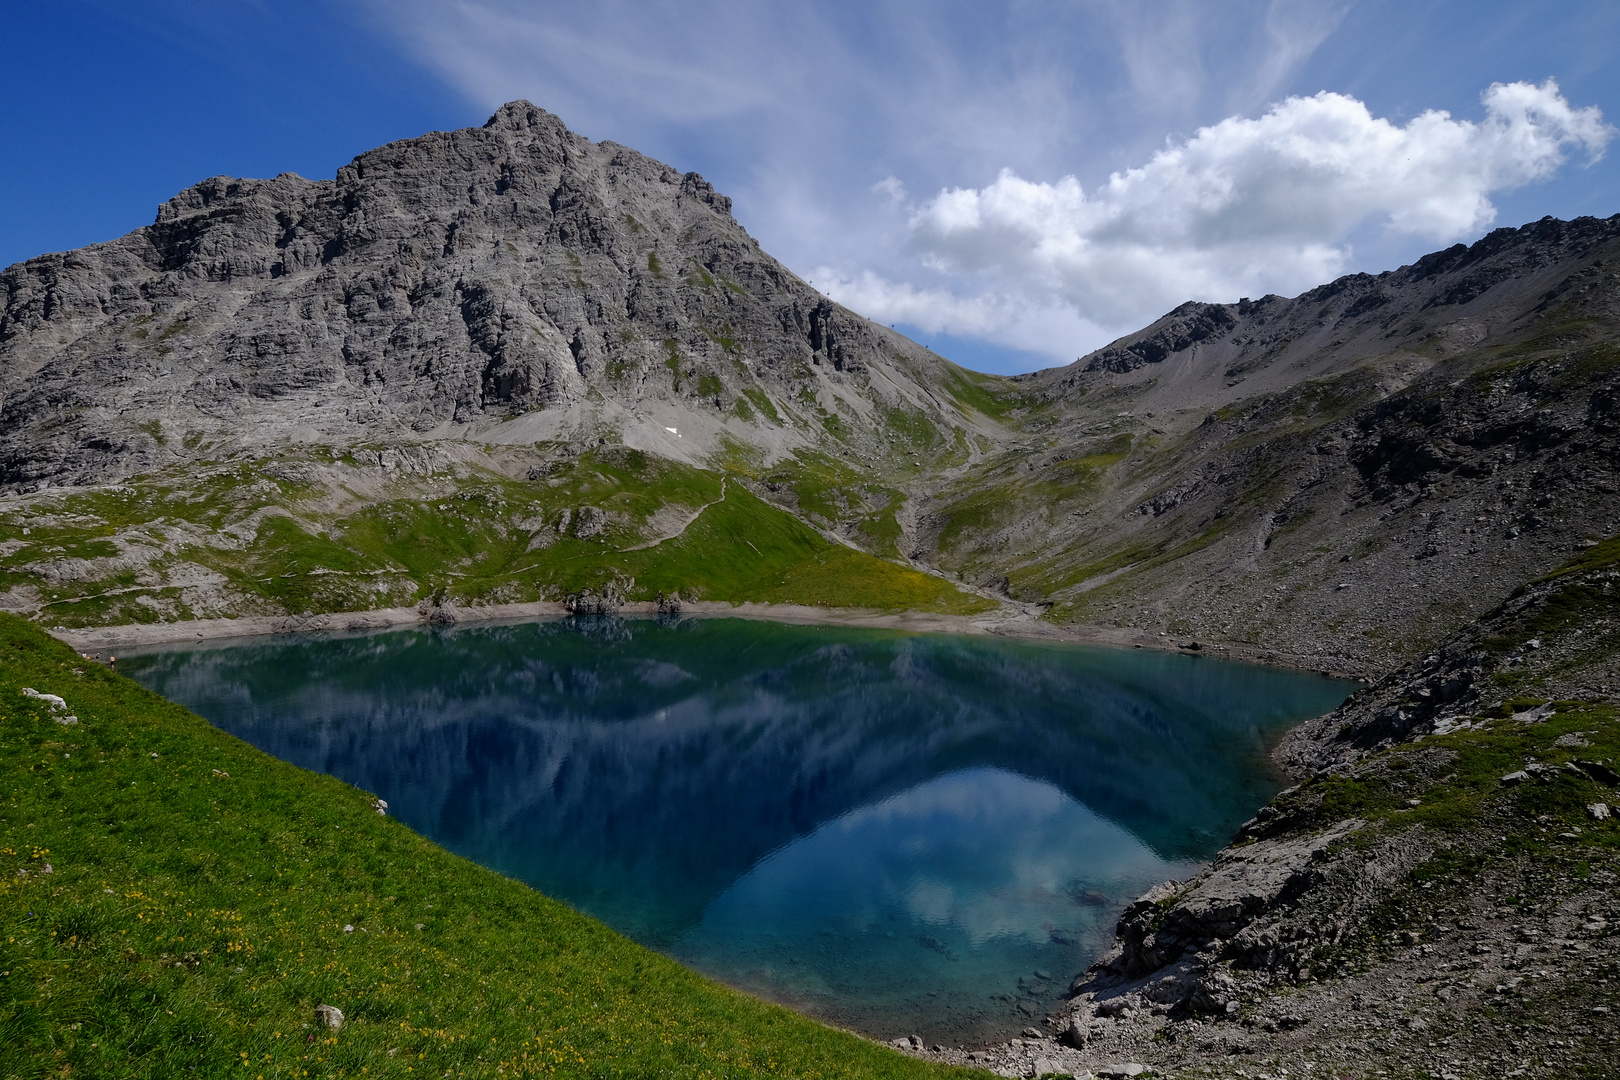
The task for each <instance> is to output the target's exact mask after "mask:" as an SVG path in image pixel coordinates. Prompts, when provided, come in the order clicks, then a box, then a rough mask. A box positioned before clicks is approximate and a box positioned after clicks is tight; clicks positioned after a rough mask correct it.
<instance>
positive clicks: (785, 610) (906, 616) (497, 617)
mask: <svg viewBox="0 0 1620 1080" xmlns="http://www.w3.org/2000/svg"><path fill="white" fill-rule="evenodd" d="M1036 610H1037V609H1027V608H1026V609H1019V608H1011V607H1008V608H1004V609H1002V610H1001V611H998V612H989V613H985V614H979V615H949V614H944V613H939V612H924V611H898V612H897V611H874V610H871V609H865V608H829V607H819V606H813V605H807V604H763V603H753V602H744V603H740V604H733V603H730V602H727V601H686V602H683V603H682V604H681V608H680V615H681V616H683V617H696V618H734V619H759V620H763V621H767V622H780V623H793V624H798V625H809V626H842V627H852V628H867V629H874V630H899V631H902V632H906V633H918V634H963V635H970V636H971V635H995V636H1001V637H1017V638H1027V639H1033V640H1042V641H1062V642H1069V643H1073V644H1080V645H1102V646H1109V647H1112V648H1121V649H1133V648H1134V649H1157V650H1161V651H1164V652H1177V653H1185V654H1189V655H1205V654H1207V655H1211V656H1216V657H1219V658H1220V659H1222V660H1236V661H1239V662H1243V663H1251V664H1261V665H1264V666H1267V667H1281V668H1290V669H1293V670H1296V671H1310V672H1315V673H1317V674H1320V675H1326V676H1330V677H1333V678H1342V679H1354V680H1357V681H1361V682H1371V681H1372V680H1374V679H1375V678H1377V677H1378V676H1379V675H1380V674H1382V673H1381V672H1377V671H1373V670H1371V669H1369V668H1367V667H1366V666H1365V665H1363V664H1358V663H1355V662H1354V661H1351V660H1349V659H1348V658H1345V657H1333V656H1323V655H1314V654H1308V653H1290V652H1286V651H1283V650H1279V649H1272V648H1266V647H1264V646H1260V645H1255V644H1252V643H1248V642H1229V641H1209V640H1194V639H1192V638H1186V637H1170V636H1167V635H1163V634H1150V633H1148V632H1146V631H1142V630H1137V629H1134V628H1131V627H1112V626H1095V625H1085V624H1069V625H1060V624H1056V623H1050V622H1047V621H1046V620H1045V619H1043V618H1041V617H1040V616H1039V615H1038V614H1036ZM569 614H571V612H569V610H568V609H567V608H566V607H565V606H564V605H563V604H561V603H558V602H554V601H536V602H533V603H524V604H491V605H485V606H477V607H461V606H443V607H437V606H428V605H425V604H423V605H417V606H415V607H396V608H374V609H371V610H369V611H345V612H331V613H326V614H320V615H243V616H237V617H234V618H225V619H192V620H186V621H182V622H172V623H132V624H126V625H123V626H100V627H82V628H72V629H66V628H61V627H43V629H45V631H46V632H47V633H49V634H50V635H51V636H53V637H55V638H56V639H57V640H59V641H61V642H64V643H65V644H67V645H69V646H71V647H73V648H74V649H76V650H77V651H78V652H79V653H81V654H89V653H99V652H109V651H111V650H116V649H130V648H139V647H142V646H147V645H172V644H178V643H180V642H186V641H197V642H201V641H219V640H226V639H231V638H246V637H262V636H266V635H272V634H298V633H317V632H331V631H357V630H387V629H396V628H402V627H407V626H449V625H477V624H480V623H499V622H522V621H527V620H531V619H558V618H565V617H567V616H568V615H569ZM613 614H616V615H619V616H621V617H650V616H654V615H658V614H661V612H660V610H659V607H658V605H657V604H654V603H649V602H636V603H627V604H623V605H621V606H620V607H619V608H618V609H617V611H615V612H613Z"/></svg>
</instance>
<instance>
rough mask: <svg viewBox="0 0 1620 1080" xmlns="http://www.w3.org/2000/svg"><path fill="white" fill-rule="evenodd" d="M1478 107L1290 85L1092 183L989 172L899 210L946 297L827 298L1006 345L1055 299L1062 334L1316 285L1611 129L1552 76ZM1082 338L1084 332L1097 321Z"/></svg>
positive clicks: (1594, 150)
mask: <svg viewBox="0 0 1620 1080" xmlns="http://www.w3.org/2000/svg"><path fill="white" fill-rule="evenodd" d="M1482 101H1483V103H1484V106H1485V117H1484V119H1483V120H1482V121H1479V122H1474V121H1470V120H1463V119H1457V118H1455V117H1453V116H1451V115H1450V114H1449V113H1446V112H1441V111H1429V112H1425V113H1423V114H1422V115H1420V116H1417V117H1414V118H1412V119H1411V120H1409V121H1408V122H1407V123H1405V124H1404V125H1401V124H1397V123H1394V122H1392V121H1390V120H1388V119H1384V118H1380V117H1374V116H1373V115H1372V114H1371V113H1370V112H1369V111H1368V109H1367V107H1366V105H1364V104H1363V103H1362V102H1360V101H1358V100H1356V99H1355V98H1353V97H1348V96H1345V95H1343V94H1335V93H1320V94H1317V95H1315V96H1313V97H1290V98H1288V99H1287V100H1285V101H1283V102H1281V103H1280V104H1277V105H1274V106H1272V107H1271V108H1270V109H1269V110H1268V111H1267V112H1265V113H1264V115H1262V116H1260V117H1258V118H1246V117H1238V116H1234V117H1231V118H1228V119H1226V120H1223V121H1221V122H1220V123H1218V124H1214V125H1212V126H1209V127H1205V128H1201V129H1199V130H1198V132H1197V133H1196V134H1195V135H1193V136H1192V138H1190V139H1187V140H1186V141H1184V142H1181V143H1178V144H1171V145H1167V146H1166V147H1165V148H1164V149H1162V150H1160V151H1159V152H1158V153H1156V154H1154V155H1153V156H1152V158H1151V159H1150V160H1149V161H1148V162H1147V163H1146V164H1145V165H1142V166H1140V167H1139V168H1133V169H1128V170H1126V171H1124V172H1117V173H1114V174H1113V175H1112V176H1110V177H1109V178H1108V180H1107V181H1106V182H1105V183H1103V184H1101V185H1100V186H1098V187H1097V188H1096V189H1095V190H1093V191H1090V192H1087V191H1085V190H1084V189H1083V188H1082V186H1081V184H1080V183H1079V181H1078V180H1076V179H1075V178H1073V177H1072V176H1071V177H1065V178H1063V179H1061V180H1058V181H1057V182H1055V183H1045V182H1036V181H1030V180H1025V179H1022V178H1021V177H1019V176H1017V175H1015V174H1014V173H1013V172H1011V171H1010V170H1004V171H1003V172H1002V173H1001V175H1000V176H999V177H998V178H997V179H996V180H995V181H994V182H993V183H991V184H990V185H988V186H986V187H983V188H979V189H973V188H955V189H947V190H943V191H941V192H940V193H939V194H938V195H936V196H934V197H933V198H931V199H928V200H927V201H926V202H924V203H922V204H921V205H920V206H913V207H911V216H910V222H909V224H910V242H911V243H912V245H913V246H914V248H915V250H916V251H917V252H918V253H920V254H921V256H922V259H923V262H924V263H925V265H926V266H927V267H929V268H930V269H932V270H935V271H939V272H941V273H942V274H943V275H945V276H946V279H947V280H952V281H954V282H955V283H956V284H955V285H954V286H953V288H952V289H951V290H950V291H944V290H939V291H933V292H929V291H927V290H917V289H914V288H911V287H909V286H896V285H892V284H889V283H887V282H884V281H882V280H881V279H877V278H874V277H872V276H871V275H865V276H862V275H853V274H852V275H847V276H846V277H845V278H843V279H840V280H838V282H837V284H838V286H839V291H840V292H842V293H843V294H844V295H843V296H841V297H840V298H841V299H842V298H844V297H847V298H848V300H847V301H846V302H856V303H859V304H861V305H862V306H861V310H864V311H867V312H868V313H869V314H871V315H872V316H873V317H874V318H878V319H882V320H883V321H901V320H905V321H908V322H914V323H915V324H917V325H922V326H925V327H927V326H929V325H935V326H939V327H940V328H943V329H949V330H951V331H952V332H958V333H971V334H974V335H976V336H983V337H987V338H991V339H995V340H1000V341H1003V342H1004V343H1006V344H1014V343H1015V342H1014V341H1013V340H1011V339H1012V338H1014V337H1020V336H1022V337H1030V336H1031V335H1030V334H1028V333H1021V332H1020V331H1019V325H1020V323H1021V322H1023V321H1026V320H1028V319H1029V318H1030V317H1031V313H1040V312H1046V313H1048V314H1047V315H1046V318H1045V321H1046V323H1047V324H1048V329H1056V328H1057V326H1058V325H1059V324H1060V323H1062V321H1063V320H1061V319H1059V320H1056V321H1055V322H1054V320H1053V319H1052V318H1051V315H1050V313H1051V312H1052V310H1053V309H1054V308H1066V309H1067V310H1068V312H1070V313H1072V317H1071V318H1069V319H1068V325H1069V326H1070V327H1071V328H1087V329H1089V328H1094V327H1104V328H1114V329H1116V330H1124V329H1131V328H1134V327H1136V326H1138V325H1141V324H1142V323H1144V322H1146V321H1148V320H1150V319H1152V318H1154V317H1156V316H1158V315H1159V314H1162V313H1163V312H1164V311H1166V310H1168V309H1169V308H1171V307H1173V306H1175V305H1176V304H1178V303H1180V302H1182V301H1184V300H1187V299H1204V300H1233V299H1236V298H1237V297H1238V296H1240V295H1254V296H1258V295H1261V294H1264V293H1266V292H1281V293H1285V294H1290V295H1291V294H1293V293H1296V292H1299V291H1301V290H1303V289H1305V288H1308V287H1310V286H1313V285H1316V284H1320V283H1321V282H1324V281H1327V280H1329V279H1331V278H1333V277H1334V276H1336V275H1338V274H1339V273H1342V272H1343V271H1344V269H1345V268H1346V266H1347V265H1348V263H1349V261H1350V259H1351V257H1352V249H1351V246H1350V240H1351V238H1352V235H1353V234H1355V233H1356V232H1357V231H1358V230H1362V229H1366V228H1368V227H1373V228H1376V229H1381V230H1383V231H1385V232H1386V233H1390V234H1397V235H1404V236H1410V237H1415V238H1421V239H1423V240H1426V241H1432V242H1434V243H1437V244H1443V243H1447V242H1451V241H1454V240H1457V239H1461V238H1464V237H1467V236H1470V235H1472V234H1475V233H1477V232H1478V231H1479V230H1481V229H1483V228H1484V227H1486V226H1487V225H1489V224H1491V222H1492V221H1493V220H1494V218H1495V214H1496V210H1495V207H1494V206H1493V205H1492V203H1491V199H1490V196H1491V193H1492V192H1496V191H1502V190H1507V189H1511V188H1515V187H1518V186H1521V185H1524V184H1527V183H1531V182H1533V181H1536V180H1542V179H1545V178H1547V177H1549V176H1551V175H1552V174H1553V173H1554V172H1555V171H1556V170H1557V169H1558V168H1559V167H1560V166H1561V165H1562V164H1564V162H1565V161H1566V160H1567V157H1568V155H1569V153H1570V152H1571V151H1572V150H1577V149H1578V150H1581V151H1584V153H1585V154H1586V155H1587V156H1588V157H1589V158H1590V159H1593V160H1595V159H1596V158H1598V157H1600V156H1601V155H1602V153H1603V150H1604V148H1605V147H1606V146H1607V144H1608V142H1609V140H1610V139H1611V138H1612V136H1613V135H1614V129H1613V128H1611V127H1610V126H1609V125H1608V124H1606V123H1605V122H1604V120H1603V117H1602V114H1601V113H1600V111H1599V110H1598V109H1597V108H1596V107H1590V108H1575V107H1573V106H1571V105H1570V104H1569V102H1568V101H1566V100H1565V99H1564V97H1563V95H1562V94H1561V93H1560V92H1559V89H1558V86H1557V84H1556V83H1554V82H1553V81H1552V80H1551V79H1549V80H1547V81H1546V82H1544V83H1542V84H1541V85H1539V86H1537V85H1533V84H1530V83H1523V82H1517V83H1507V84H1502V83H1498V84H1495V85H1493V86H1491V87H1490V89H1488V90H1486V91H1485V93H1484V95H1483V96H1482ZM894 188H895V189H899V186H898V184H896V185H894ZM886 194H890V195H891V196H892V194H893V191H890V192H886ZM822 273H823V274H827V276H829V277H833V276H834V275H831V274H830V273H828V272H826V271H823V272H822ZM964 285H966V286H969V287H968V288H966V289H963V288H962V287H961V286H964ZM959 292H967V293H970V294H971V293H974V292H978V293H979V295H977V296H973V295H969V296H967V297H965V298H964V297H962V296H959V295H957V294H958V293H959ZM1033 336H1036V337H1040V336H1042V335H1040V334H1035V335H1033ZM1084 337H1085V338H1086V339H1087V343H1088V344H1089V343H1096V333H1095V330H1092V332H1091V333H1088V334H1085V335H1084ZM1021 347H1026V348H1028V347H1031V345H1029V344H1025V345H1022V346H1021ZM1041 351H1049V350H1048V349H1044V348H1043V349H1042V350H1041Z"/></svg>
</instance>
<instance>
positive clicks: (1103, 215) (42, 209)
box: [0, 0, 1620, 371]
mask: <svg viewBox="0 0 1620 1080" xmlns="http://www.w3.org/2000/svg"><path fill="white" fill-rule="evenodd" d="M0 17H3V20H4V21H3V22H0V25H3V26H4V27H5V28H6V34H5V45H6V49H5V52H6V58H7V63H6V72H7V76H8V78H7V83H8V100H7V106H6V108H5V109H4V110H0V148H3V150H0V264H9V263H10V262H13V261H16V260H18V259H23V258H27V257H29V256H32V255H35V254H39V253H41V252H45V251H53V250H63V249H67V248H72V247H77V246H79V245H82V244H86V243H91V242H95V241H98V240H107V239H111V238H112V237H115V236H118V235H121V234H122V233H124V232H127V231H129V230H130V229H133V228H136V227H138V226H140V225H143V224H146V223H148V222H150V221H151V219H152V216H153V214H154V212H155V210H156V207H157V205H158V204H159V203H161V202H162V201H163V200H165V199H166V198H168V197H169V196H170V195H172V194H174V193H175V192H176V191H178V190H180V189H181V188H184V187H186V186H188V185H189V184H192V183H195V182H196V181H198V180H200V179H203V178H205V177H208V176H214V175H218V174H222V173H224V174H230V175H237V176H270V175H274V174H276V173H278V172H283V171H293V172H298V173H301V174H302V175H305V176H308V177H313V178H320V177H330V176H331V175H332V174H333V172H334V171H335V170H336V168H337V167H338V166H339V165H341V164H342V163H344V162H346V161H348V160H349V159H350V158H352V157H353V156H354V155H355V154H358V153H360V152H361V151H363V150H366V149H368V148H370V147H372V146H375V145H378V144H380V143H382V142H386V141H388V140H391V139H397V138H405V137H409V136H412V135H416V134H420V133H421V132H423V131H428V130H432V129H435V128H440V129H443V128H453V127H463V126H468V125H473V124H478V123H482V122H483V120H484V119H485V118H486V117H487V116H488V115H489V113H490V112H491V111H492V110H493V109H494V108H495V107H496V106H497V105H499V104H500V103H501V102H503V101H506V100H509V99H512V98H517V97H525V98H528V99H529V100H531V101H534V102H535V103H536V104H539V105H541V106H543V107H545V108H548V109H550V110H551V111H553V112H555V113H557V114H558V115H560V116H561V117H562V118H563V119H564V120H565V121H566V122H567V123H568V124H569V125H570V126H571V127H573V128H574V129H575V130H576V131H579V132H580V133H582V134H584V135H587V136H589V137H591V138H593V139H612V140H614V141H617V142H621V143H625V144H628V145H630V146H634V147H636V148H637V149H639V150H641V151H643V152H645V153H648V154H650V155H652V156H654V157H658V158H660V159H663V160H665V161H667V162H669V163H671V164H673V165H675V166H677V167H678V168H680V169H683V170H688V169H695V170H697V171H699V172H701V173H703V174H704V175H705V176H706V177H708V178H709V179H710V180H711V181H713V182H714V183H715V185H716V186H717V187H718V188H720V189H721V190H722V191H724V192H726V193H728V194H730V195H732V196H733V197H734V199H735V213H736V215H737V217H738V218H739V220H741V221H742V223H743V224H744V225H745V226H746V227H747V228H748V229H749V230H750V231H751V232H752V233H753V234H754V235H755V236H756V237H758V238H759V240H760V242H761V244H762V245H763V246H764V247H765V249H766V250H767V251H770V252H771V253H772V254H774V255H776V256H777V257H778V258H780V259H782V260H783V261H784V262H786V263H787V264H788V265H789V266H790V267H792V268H793V269H794V270H796V271H797V272H798V273H800V274H801V275H803V276H805V277H806V278H809V279H811V280H813V281H815V282H816V284H817V285H818V287H822V288H824V289H826V290H827V291H828V292H829V293H831V294H832V295H834V296H835V297H837V298H838V299H840V300H842V301H843V302H845V303H847V304H849V305H850V306H851V307H853V308H855V309H856V310H859V311H862V312H863V313H865V314H868V315H870V316H872V317H873V318H876V319H879V320H881V321H884V322H890V323H895V324H897V325H899V326H901V327H902V328H903V329H906V330H908V331H909V332H911V333H913V334H914V336H917V337H919V338H920V339H922V340H925V341H928V342H929V343H931V344H933V345H935V347H936V348H938V349H940V351H942V352H944V353H945V354H946V355H949V356H952V357H953V358H955V359H958V360H959V361H961V362H964V363H967V364H969V365H970V366H973V367H978V368H981V369H984V370H998V371H1015V370H1028V369H1031V368H1035V367H1041V366H1048V365H1051V364H1054V363H1061V362H1064V361H1066V360H1068V359H1072V358H1073V357H1074V356H1076V355H1078V354H1079V353H1081V352H1084V351H1086V350H1088V349H1090V348H1094V347H1096V346H1097V345H1100V344H1102V343H1104V342H1106V341H1107V340H1109V339H1111V338H1112V337H1114V336H1116V335H1117V334H1120V333H1124V332H1128V331H1129V330H1131V329H1134V328H1136V327H1139V326H1141V325H1143V324H1145V323H1146V322H1148V321H1150V320H1151V319H1152V318H1154V317H1156V316H1157V315H1158V314H1160V313H1162V312H1163V311H1165V310H1167V309H1168V308H1170V307H1172V306H1174V305H1175V304H1176V303H1179V302H1180V301H1181V300H1184V299H1203V300H1235V299H1237V298H1238V296H1240V295H1249V294H1255V295H1259V294H1261V293H1264V292H1267V291H1275V292H1280V293H1283V294H1284V295H1292V294H1294V293H1297V292H1299V291H1301V290H1303V289H1305V288H1308V287H1310V286H1311V285H1314V284H1318V283H1320V281H1323V280H1327V279H1329V278H1331V277H1333V276H1336V275H1337V274H1339V273H1343V272H1348V271H1352V270H1370V271H1377V270H1382V269H1388V268H1392V267H1394V266H1397V265H1400V264H1401V263H1404V262H1409V261H1411V259H1413V258H1415V257H1416V256H1418V255H1420V254H1422V253H1424V252H1426V251H1429V250H1433V249H1435V248H1437V247H1442V246H1445V245H1447V244H1450V243H1453V242H1457V241H1470V240H1473V239H1475V238H1477V237H1478V236H1480V235H1482V234H1483V233H1484V232H1486V231H1488V230H1489V229H1490V228H1493V227H1497V226H1501V225H1517V224H1522V223H1523V222H1526V221H1530V220H1534V219H1536V218H1539V217H1541V216H1543V215H1546V214H1553V215H1556V216H1560V217H1572V216H1576V215H1580V214H1595V215H1599V216H1608V215H1610V214H1613V213H1616V212H1620V171H1617V170H1620V145H1617V144H1616V143H1615V142H1614V141H1613V135H1614V128H1613V127H1612V126H1611V125H1612V124H1615V123H1620V70H1617V66H1616V60H1615V55H1616V54H1617V53H1620V49H1617V48H1616V45H1617V44H1620V5H1616V4H1614V3H1613V2H1612V0H1608V2H1593V0H1567V2H1563V3H1559V4H1530V3H1490V2H1480V0H1475V2H1470V3H1461V2H1446V0H1441V2H1433V3H1418V2H1413V0H1405V2H1394V0H1360V2H1352V0H1331V2H1316V0H1227V2H1224V3H1221V4H1208V3H1203V2H1196V0H1186V2H1181V0H1134V2H1133V0H1069V2H1063V3H1056V2H1051V3H1043V2H1038V0H1019V2H1011V3H992V2H988V0H977V2H958V0H936V2H932V3H919V2H915V0H904V2H903V0H865V2H862V3H842V2H828V3H822V4H816V5H806V4H789V3H772V2H766V0H751V2H744V0H733V2H718V0H683V2H679V3H676V2H662V0H639V2H628V0H600V2H598V3H595V4H589V5H584V4H578V3H553V2H534V0H460V2H447V0H386V2H384V0H345V2H337V0H333V2H325V3H323V2H317V0H277V2H274V3H271V2H256V0H236V2H225V3H220V2H214V3H198V2H193V0H144V2H143V0H122V2H112V0H56V2H54V3H51V4H48V5H47V4H38V3H29V2H22V0H0ZM1548 80H1554V82H1551V83H1550V82H1549V81H1548ZM1497 84H1500V85H1497ZM1493 86H1496V87H1497V88H1496V89H1494V90H1493V89H1492V87H1493ZM1442 114H1446V115H1442Z"/></svg>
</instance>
